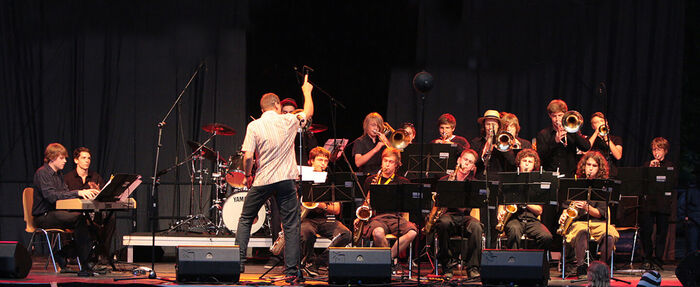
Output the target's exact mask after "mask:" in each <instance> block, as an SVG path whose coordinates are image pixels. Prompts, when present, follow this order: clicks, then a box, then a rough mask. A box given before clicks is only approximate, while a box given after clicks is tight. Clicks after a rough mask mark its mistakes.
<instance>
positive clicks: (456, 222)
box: [434, 149, 484, 278]
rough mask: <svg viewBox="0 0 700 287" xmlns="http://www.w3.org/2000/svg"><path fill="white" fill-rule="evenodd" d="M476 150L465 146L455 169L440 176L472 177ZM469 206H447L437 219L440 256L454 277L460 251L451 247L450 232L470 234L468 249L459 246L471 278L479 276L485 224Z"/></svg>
mask: <svg viewBox="0 0 700 287" xmlns="http://www.w3.org/2000/svg"><path fill="white" fill-rule="evenodd" d="M477 156H478V155H477V153H476V152H475V151H474V150H472V149H465V150H464V151H463V152H462V154H461V155H460V157H459V158H457V167H456V168H455V171H454V172H453V173H452V174H450V175H446V176H444V177H442V178H441V179H440V180H448V181H467V180H473V179H474V176H475V174H476V166H475V165H474V163H475V162H476V158H477ZM470 210H471V209H470V208H448V209H447V210H446V211H445V213H444V214H442V215H441V216H440V217H438V218H437V220H436V222H435V227H434V228H435V233H436V235H437V236H438V247H439V248H438V260H439V262H440V264H442V266H443V270H444V274H445V276H446V277H452V275H453V273H452V271H453V269H454V267H455V266H456V265H457V259H458V256H459V253H457V252H453V250H450V248H449V247H450V246H449V243H450V236H453V235H461V236H468V241H467V244H468V246H467V248H466V250H460V253H461V255H462V259H464V260H465V261H466V266H467V274H468V275H469V278H475V277H479V276H480V274H479V266H480V264H481V247H482V242H481V235H482V233H483V232H484V228H483V226H482V225H481V222H479V220H478V219H476V218H474V217H471V216H470V215H469V212H470Z"/></svg>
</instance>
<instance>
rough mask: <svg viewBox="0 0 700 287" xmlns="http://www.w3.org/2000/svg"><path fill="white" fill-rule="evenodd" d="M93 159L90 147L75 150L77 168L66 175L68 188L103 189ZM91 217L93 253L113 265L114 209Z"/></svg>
mask: <svg viewBox="0 0 700 287" xmlns="http://www.w3.org/2000/svg"><path fill="white" fill-rule="evenodd" d="M91 159H92V158H91V153H90V149H88V148H86V147H79V148H77V149H75V150H74V151H73V162H75V169H74V170H72V171H70V172H68V173H66V174H65V176H64V180H65V182H66V185H68V190H81V189H91V188H95V189H101V188H103V187H104V186H105V182H104V180H103V179H102V177H101V176H100V174H99V173H97V172H96V171H94V170H90V163H91ZM91 217H92V220H91V221H90V223H91V224H90V225H89V227H90V232H91V233H92V234H93V236H94V237H95V238H97V244H96V248H95V254H93V255H95V256H96V257H97V258H96V259H97V260H98V263H100V264H104V265H113V264H112V262H111V258H112V256H110V247H111V244H112V238H113V235H114V230H115V227H116V224H115V223H116V217H115V215H114V211H103V212H95V213H94V214H92V215H91Z"/></svg>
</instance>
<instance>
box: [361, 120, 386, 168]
mask: <svg viewBox="0 0 700 287" xmlns="http://www.w3.org/2000/svg"><path fill="white" fill-rule="evenodd" d="M362 129H363V131H364V134H363V135H362V136H360V137H359V138H357V139H355V140H354V141H353V146H352V155H353V157H354V159H355V165H356V166H357V169H358V171H361V172H364V173H367V174H371V173H375V172H377V170H379V169H380V168H381V167H382V151H383V150H384V148H385V147H386V146H385V143H388V142H389V140H388V139H387V138H386V136H385V135H384V133H382V131H383V130H384V118H382V116H381V115H380V114H379V113H370V114H368V115H367V116H365V120H364V121H363V122H362Z"/></svg>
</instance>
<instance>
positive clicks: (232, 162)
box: [226, 151, 246, 189]
mask: <svg viewBox="0 0 700 287" xmlns="http://www.w3.org/2000/svg"><path fill="white" fill-rule="evenodd" d="M244 155H245V154H244V153H243V152H241V151H239V152H238V153H236V154H235V155H232V156H230V157H229V158H228V162H229V166H228V168H227V169H226V182H228V184H229V185H230V186H231V187H233V188H236V189H246V186H245V184H244V182H245V171H244V170H243V156H244Z"/></svg>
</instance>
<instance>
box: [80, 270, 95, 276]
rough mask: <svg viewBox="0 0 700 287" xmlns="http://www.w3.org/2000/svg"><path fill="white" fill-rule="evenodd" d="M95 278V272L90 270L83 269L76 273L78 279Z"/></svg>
mask: <svg viewBox="0 0 700 287" xmlns="http://www.w3.org/2000/svg"><path fill="white" fill-rule="evenodd" d="M92 276H95V272H93V271H92V269H88V268H84V269H82V270H80V271H78V277H92Z"/></svg>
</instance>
